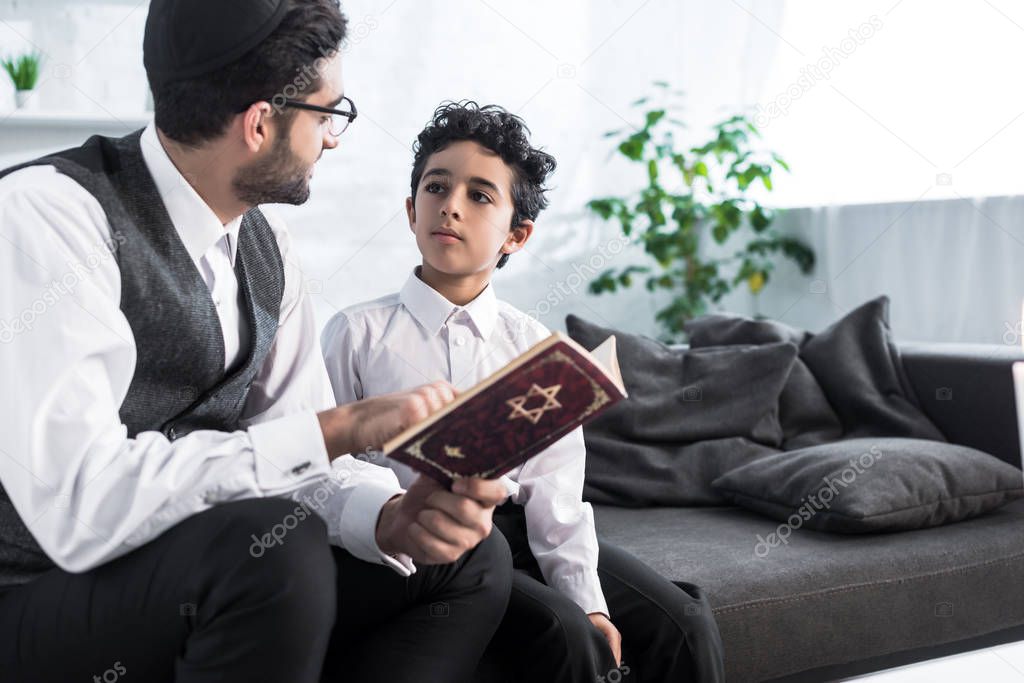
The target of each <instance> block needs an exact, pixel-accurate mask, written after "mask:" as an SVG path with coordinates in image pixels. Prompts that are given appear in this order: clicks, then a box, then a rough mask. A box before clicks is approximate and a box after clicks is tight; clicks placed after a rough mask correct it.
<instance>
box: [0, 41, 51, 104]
mask: <svg viewBox="0 0 1024 683" xmlns="http://www.w3.org/2000/svg"><path fill="white" fill-rule="evenodd" d="M40 61H41V58H40V55H38V54H35V53H30V54H25V55H21V56H20V57H13V58H12V57H7V58H5V59H3V61H2V62H0V63H2V64H3V67H4V70H5V71H6V72H7V75H8V76H10V77H11V81H12V82H13V83H14V101H15V104H17V106H18V108H19V109H21V108H24V107H25V106H26V104H27V103H29V102H32V101H33V99H32V94H33V90H34V89H35V87H36V82H37V81H38V80H39V63H40Z"/></svg>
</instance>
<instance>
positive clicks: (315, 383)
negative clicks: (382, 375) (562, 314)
mask: <svg viewBox="0 0 1024 683" xmlns="http://www.w3.org/2000/svg"><path fill="white" fill-rule="evenodd" d="M344 35H345V19H344V17H343V16H342V14H341V11H340V9H339V7H338V5H337V0H258V1H255V0H216V1H214V0H153V2H151V4H150V13H149V18H148V20H147V24H146V35H145V39H144V54H145V64H146V69H147V75H148V77H149V80H150V86H151V88H152V91H153V96H154V103H155V123H154V124H153V125H150V126H149V127H148V128H147V129H146V130H145V131H142V132H140V133H135V134H133V135H129V136H127V137H125V138H120V139H106V138H92V139H90V140H89V141H87V142H86V143H85V144H84V145H83V146H82V147H79V148H76V149H72V150H68V151H66V152H62V153H59V154H56V155H53V156H50V157H47V158H44V159H40V160H36V161H34V162H29V164H27V165H24V166H23V167H19V168H15V169H8V170H7V171H4V172H0V232H2V236H3V238H4V240H3V241H0V265H2V267H3V270H4V273H5V277H6V278H7V280H6V282H5V285H4V287H3V288H0V342H3V343H2V344H0V376H2V377H3V378H4V380H5V384H6V391H4V392H3V395H2V397H0V408H2V411H0V484H2V486H3V492H2V493H0V683H8V682H14V681H17V682H18V683H27V682H29V681H61V682H64V681H73V680H90V679H92V680H116V679H117V678H119V677H121V676H127V677H130V678H132V679H134V680H143V681H148V682H159V681H179V682H189V683H193V682H196V681H228V682H230V681H246V682H247V683H248V682H251V681H290V682H300V683H301V682H307V681H308V682H312V681H318V680H321V676H322V677H323V679H322V680H328V681H330V680H358V681H374V680H389V681H413V680H415V681H435V680H436V681H460V680H468V678H469V677H470V675H471V673H472V671H473V669H474V667H475V665H476V662H477V660H478V658H479V656H480V654H481V653H482V652H483V650H484V648H485V646H486V645H487V642H488V641H489V639H490V638H491V635H492V634H493V632H494V629H495V628H496V626H497V624H498V622H499V621H500V619H501V616H502V614H503V612H504V610H505V606H506V604H507V601H508V595H509V590H510V582H511V576H510V570H509V567H510V566H511V562H510V556H509V551H508V547H507V545H506V544H505V542H504V539H503V538H502V537H501V536H500V534H497V533H495V534H494V535H490V530H491V515H492V513H493V510H494V507H495V505H497V504H498V503H500V502H501V501H502V500H503V498H504V496H505V489H504V487H503V486H502V485H501V484H500V483H499V482H485V481H482V480H470V481H464V482H461V483H460V485H459V486H457V487H454V488H453V490H452V491H450V492H449V491H445V490H442V489H441V488H439V487H438V486H437V485H436V484H433V483H432V482H430V481H429V480H425V479H420V480H417V481H416V482H414V483H413V484H411V486H410V487H409V489H408V490H407V491H403V490H402V489H401V488H400V487H399V485H398V483H397V480H396V479H395V477H394V475H393V474H392V473H391V472H390V470H387V469H385V468H380V467H377V466H373V465H369V464H367V463H365V462H362V461H360V460H355V459H353V458H352V457H351V456H348V455H343V454H346V453H353V452H362V451H364V450H366V449H368V448H371V447H376V446H379V445H380V444H382V443H383V442H384V441H385V440H386V439H387V438H389V437H391V436H393V435H395V434H397V433H398V432H399V431H401V430H402V429H404V428H405V427H407V426H408V425H410V424H412V423H415V422H417V421H418V420H420V419H422V418H423V417H425V416H426V415H428V414H429V413H431V412H433V411H435V410H437V409H439V408H440V407H442V406H443V405H444V404H446V403H448V402H450V401H451V400H452V399H453V390H452V388H451V386H450V385H447V384H444V383H437V384H433V385H428V386H424V387H420V388H418V389H416V390H413V391H410V392H404V393H399V394H390V395H387V396H381V397H378V398H375V399H371V400H367V401H361V402H358V403H354V404H351V405H349V406H344V407H339V408H333V409H332V408H330V407H331V406H333V405H334V403H333V400H332V396H331V389H330V386H329V382H328V379H327V376H326V372H325V369H324V366H323V361H322V358H321V354H320V349H319V345H318V342H317V334H316V326H315V322H314V318H313V314H312V306H311V304H310V302H309V299H308V297H307V296H306V294H305V293H304V291H303V289H302V275H301V271H300V270H299V269H298V267H297V266H296V265H295V256H294V254H293V253H292V251H291V246H290V241H289V236H288V232H287V231H286V230H285V228H284V226H283V225H282V224H281V223H280V221H278V220H276V219H275V218H274V217H273V216H271V215H264V213H262V212H261V211H260V210H259V209H258V208H256V207H257V205H259V204H262V203H270V202H291V203H301V202H303V201H305V200H306V198H307V197H308V194H309V179H310V177H311V174H312V168H313V165H314V163H315V162H316V160H317V159H318V158H319V156H320V154H321V153H322V152H323V150H325V149H333V148H335V147H336V146H337V144H338V141H337V136H338V135H340V133H341V132H342V131H343V130H344V128H345V126H347V124H348V123H349V122H350V121H351V120H352V119H354V118H356V109H355V106H354V105H353V104H352V101H351V99H349V98H347V97H345V96H344V94H343V82H342V77H341V63H340V57H339V55H338V53H337V48H338V46H339V45H340V43H341V40H342V39H343V38H344ZM332 459H333V463H331V462H330V460H332ZM417 564H418V565H419V566H418V567H417Z"/></svg>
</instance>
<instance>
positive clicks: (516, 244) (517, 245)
mask: <svg viewBox="0 0 1024 683" xmlns="http://www.w3.org/2000/svg"><path fill="white" fill-rule="evenodd" d="M532 234H533V221H531V220H529V219H526V220H523V221H520V222H519V225H517V226H516V227H514V228H512V229H511V230H509V233H508V237H506V238H505V243H504V244H503V245H501V253H502V254H514V253H516V252H517V251H519V250H520V249H522V248H523V247H525V246H526V242H527V241H528V240H529V239H530V235H532Z"/></svg>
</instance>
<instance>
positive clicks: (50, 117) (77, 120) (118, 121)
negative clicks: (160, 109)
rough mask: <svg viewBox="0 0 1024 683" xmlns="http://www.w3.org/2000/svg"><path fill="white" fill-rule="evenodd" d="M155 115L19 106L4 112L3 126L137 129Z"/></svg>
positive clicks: (0, 123) (1, 116)
mask: <svg viewBox="0 0 1024 683" xmlns="http://www.w3.org/2000/svg"><path fill="white" fill-rule="evenodd" d="M152 118H153V113H152V112H143V111H134V112H112V113H109V114H108V113H106V112H93V113H81V112H69V111H47V110H44V109H40V110H37V111H33V110H23V109H15V110H9V111H6V112H4V111H0V128H51V129H52V128H101V129H107V130H110V129H118V130H134V129H136V128H142V127H144V126H145V125H146V124H148V123H149V122H150V120H151V119H152Z"/></svg>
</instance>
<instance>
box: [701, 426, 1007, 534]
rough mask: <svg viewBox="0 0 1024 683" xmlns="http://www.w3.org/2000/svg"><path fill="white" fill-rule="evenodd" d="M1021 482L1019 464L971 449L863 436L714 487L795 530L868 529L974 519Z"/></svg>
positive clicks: (769, 459) (736, 473)
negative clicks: (1009, 462)
mask: <svg viewBox="0 0 1024 683" xmlns="http://www.w3.org/2000/svg"><path fill="white" fill-rule="evenodd" d="M1022 481H1024V479H1022V474H1021V471H1020V470H1019V469H1017V468H1016V467H1013V466H1011V465H1009V464H1007V463H1005V462H1003V461H1002V460H999V459H998V458H995V457H993V456H991V455H989V454H987V453H983V452H981V451H978V450H975V449H973V448H968V447H966V446H958V445H954V444H949V443H941V442H935V441H923V440H920V439H902V438H862V439H849V440H846V441H840V442H837V443H831V444H824V445H820V446H813V447H810V448H803V449H800V450H797V451H790V452H787V453H778V454H776V455H769V456H766V457H764V458H759V459H757V460H754V461H752V462H750V463H748V464H746V465H741V466H740V467H738V468H736V469H734V470H731V471H729V472H727V473H725V474H724V475H722V476H721V477H719V478H718V479H716V480H715V481H714V482H713V483H712V486H714V488H715V489H717V490H718V491H719V492H720V493H721V494H722V495H723V496H724V497H725V498H727V499H728V500H730V501H732V502H734V503H735V504H737V505H740V506H742V507H745V508H748V509H750V510H753V511H755V512H759V513H761V514H764V515H767V516H769V517H772V518H774V519H777V520H780V521H782V522H785V524H786V525H787V526H788V527H791V528H799V527H807V528H809V529H817V530H819V531H831V532H836V533H866V532H874V531H902V530H907V529H919V528H924V527H931V526H938V525H940V524H948V523H950V522H956V521H959V520H963V519H967V518H969V517H974V516H975V515H980V514H982V513H984V512H987V511H989V510H993V509H995V508H997V507H999V506H1001V505H1003V504H1005V503H1008V502H1010V501H1012V500H1016V499H1018V498H1021V497H1022V496H1024V486H1022Z"/></svg>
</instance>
